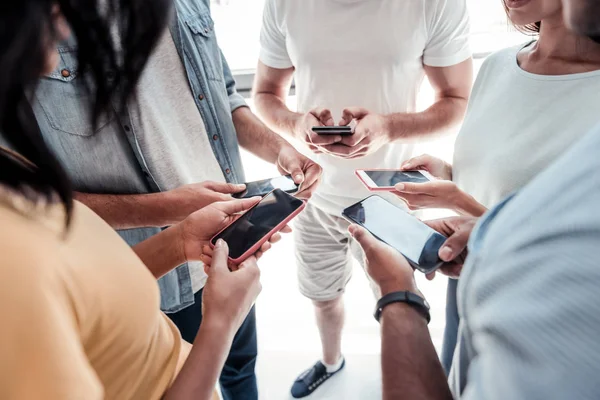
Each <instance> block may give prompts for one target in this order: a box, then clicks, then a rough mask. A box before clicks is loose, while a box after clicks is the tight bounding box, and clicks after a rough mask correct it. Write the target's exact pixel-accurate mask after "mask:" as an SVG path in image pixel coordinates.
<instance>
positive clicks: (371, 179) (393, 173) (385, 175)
mask: <svg viewBox="0 0 600 400" xmlns="http://www.w3.org/2000/svg"><path fill="white" fill-rule="evenodd" d="M355 174H356V176H357V177H358V179H360V180H361V182H362V183H363V184H364V185H365V186H366V187H367V188H368V189H369V190H370V191H373V192H377V191H384V192H391V191H394V190H395V186H396V185H397V184H398V183H427V182H431V181H433V180H435V178H434V177H433V176H431V175H430V174H429V173H428V172H427V171H403V170H399V169H371V170H366V169H358V170H356V171H355Z"/></svg>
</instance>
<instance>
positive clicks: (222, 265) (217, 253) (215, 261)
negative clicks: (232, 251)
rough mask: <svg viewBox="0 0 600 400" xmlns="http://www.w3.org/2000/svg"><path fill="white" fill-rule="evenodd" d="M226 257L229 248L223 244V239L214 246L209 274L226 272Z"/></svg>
mask: <svg viewBox="0 0 600 400" xmlns="http://www.w3.org/2000/svg"><path fill="white" fill-rule="evenodd" d="M228 256H229V246H227V243H225V241H224V240H223V239H219V240H217V243H216V244H215V249H214V253H213V257H212V263H211V268H210V272H211V273H216V272H220V273H223V272H226V271H227V270H228V267H227V262H228Z"/></svg>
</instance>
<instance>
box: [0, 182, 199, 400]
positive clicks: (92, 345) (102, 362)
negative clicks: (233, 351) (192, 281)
mask: <svg viewBox="0 0 600 400" xmlns="http://www.w3.org/2000/svg"><path fill="white" fill-rule="evenodd" d="M189 348H190V345H189V344H187V343H186V342H184V341H183V340H182V339H181V336H180V334H179V332H178V330H177V328H176V327H175V326H174V325H173V324H172V323H171V321H170V320H169V319H168V318H167V317H166V316H165V315H164V314H163V313H161V312H160V310H159V291H158V285H157V283H156V280H155V279H154V277H153V276H152V274H151V273H150V272H149V271H148V269H147V268H146V267H145V266H144V264H143V263H142V262H141V261H140V259H139V258H138V257H137V256H136V255H135V253H134V252H133V251H132V250H131V249H130V248H129V247H128V246H127V244H126V243H125V242H124V241H123V240H121V238H120V237H119V236H118V235H117V234H116V233H115V232H114V231H113V230H112V229H111V228H110V226H108V225H107V224H106V223H105V222H104V221H103V220H102V219H100V218H99V217H98V216H97V215H96V214H94V213H93V212H92V211H91V210H90V209H88V208H87V207H85V206H84V205H82V204H78V203H76V204H75V209H74V212H73V220H72V225H71V226H70V228H69V230H68V231H67V232H66V234H65V231H64V213H63V212H62V207H61V206H56V205H53V206H48V207H44V206H35V205H34V204H32V203H31V202H28V201H27V200H25V199H23V198H22V197H20V196H18V195H15V194H10V193H9V192H8V191H6V190H5V189H3V188H2V187H0V399H27V400H29V399H61V400H70V399H76V400H79V399H85V400H95V399H103V398H106V399H119V400H123V399H140V400H151V399H160V398H161V397H162V396H163V394H164V392H165V390H166V389H167V388H168V387H169V385H170V384H171V383H172V381H173V379H174V378H175V376H176V374H177V373H178V371H179V369H180V367H181V365H182V363H183V361H184V360H185V358H186V357H187V354H188V353H189Z"/></svg>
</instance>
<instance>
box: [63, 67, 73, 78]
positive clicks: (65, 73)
mask: <svg viewBox="0 0 600 400" xmlns="http://www.w3.org/2000/svg"><path fill="white" fill-rule="evenodd" d="M60 74H61V75H62V76H64V77H65V78H68V77H69V76H71V71H69V70H68V69H66V68H65V69H63V70H62V71H60Z"/></svg>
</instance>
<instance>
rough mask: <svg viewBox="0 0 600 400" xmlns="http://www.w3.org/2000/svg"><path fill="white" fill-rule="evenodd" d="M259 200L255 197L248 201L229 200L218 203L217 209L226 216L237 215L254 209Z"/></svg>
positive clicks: (259, 198)
mask: <svg viewBox="0 0 600 400" xmlns="http://www.w3.org/2000/svg"><path fill="white" fill-rule="evenodd" d="M260 200H261V197H259V196H255V197H251V198H249V199H240V200H230V201H223V202H221V203H218V205H217V207H218V208H219V210H221V211H223V212H224V213H225V214H227V215H233V214H238V213H241V212H244V211H247V210H249V209H251V208H252V207H254V206H255V205H256V203H258V202H259V201H260Z"/></svg>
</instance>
